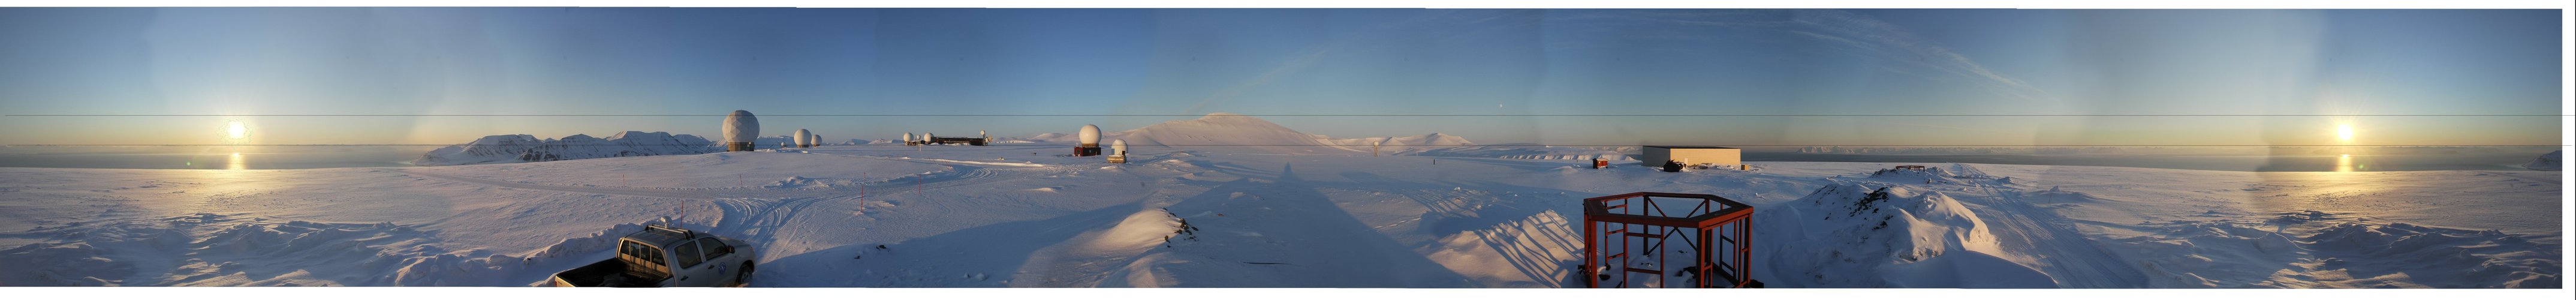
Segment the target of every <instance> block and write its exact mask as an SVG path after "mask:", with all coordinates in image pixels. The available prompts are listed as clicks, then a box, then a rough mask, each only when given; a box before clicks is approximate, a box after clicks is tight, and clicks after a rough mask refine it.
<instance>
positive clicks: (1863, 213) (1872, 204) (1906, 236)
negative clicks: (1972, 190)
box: [1753, 184, 2057, 288]
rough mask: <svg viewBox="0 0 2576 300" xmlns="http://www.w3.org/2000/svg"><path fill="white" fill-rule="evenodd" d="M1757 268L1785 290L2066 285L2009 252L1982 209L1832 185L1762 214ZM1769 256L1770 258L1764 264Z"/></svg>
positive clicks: (1938, 196)
mask: <svg viewBox="0 0 2576 300" xmlns="http://www.w3.org/2000/svg"><path fill="white" fill-rule="evenodd" d="M1757 211H1758V213H1756V214H1754V216H1753V218H1754V222H1755V223H1756V224H1754V226H1753V228H1755V230H1758V231H1761V232H1756V233H1755V236H1754V238H1755V239H1757V240H1758V241H1756V242H1754V244H1755V245H1763V244H1770V245H1778V246H1776V248H1767V249H1766V250H1769V251H1768V252H1756V253H1755V254H1754V255H1756V257H1755V258H1754V260H1755V261H1757V262H1760V263H1759V264H1760V265H1758V266H1756V269H1755V270H1756V271H1755V272H1766V273H1770V274H1773V276H1769V277H1768V278H1771V279H1773V280H1777V281H1780V282H1766V283H1768V284H1771V285H1774V286H1781V287H1916V288H1920V287H1992V288H2029V287H2056V286H2057V283H2056V281H2055V279H2052V278H2049V276H2048V275H2047V274H2043V273H2041V272H2039V271H2038V270H2036V269H2033V268H2031V267H2029V266H2024V265H2021V264H2019V263H2016V262H2013V261H2012V260H2009V259H2006V258H2005V257H2004V256H2002V255H2006V254H2004V252H2003V251H2002V250H2001V248H2000V245H1999V244H1998V243H1997V242H1996V241H1995V236H1994V235H1993V234H1991V233H1989V232H1987V226H1986V223H1985V221H1984V220H1982V219H1979V218H1977V214H1976V213H1975V212H1972V211H1969V210H1968V208H1967V207H1966V206H1964V205H1962V204H1960V203H1959V201H1958V200H1955V199H1951V198H1950V197H1949V196H1948V195H1943V194H1942V193H1941V192H1918V191H1915V190H1914V189H1912V188H1908V187H1904V186H1891V187H1881V188H1877V189H1871V188H1869V187H1867V186H1862V185H1855V184H1832V185H1827V186H1824V187H1822V188H1818V189H1816V191H1815V192H1814V193H1812V194H1808V195H1807V196H1806V197H1802V198H1798V200H1791V201H1789V202H1786V203H1781V204H1777V205H1773V206H1771V207H1763V208H1759V209H1757ZM1762 256H1768V258H1764V257H1762Z"/></svg>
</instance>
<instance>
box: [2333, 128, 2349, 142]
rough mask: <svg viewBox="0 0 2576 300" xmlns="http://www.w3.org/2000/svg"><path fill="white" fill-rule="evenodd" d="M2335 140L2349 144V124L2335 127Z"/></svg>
mask: <svg viewBox="0 0 2576 300" xmlns="http://www.w3.org/2000/svg"><path fill="white" fill-rule="evenodd" d="M2335 138H2338V139H2342V140H2343V141H2344V142H2351V141H2352V125H2351V124H2345V125H2335Z"/></svg>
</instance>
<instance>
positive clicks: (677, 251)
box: [671, 241, 706, 271]
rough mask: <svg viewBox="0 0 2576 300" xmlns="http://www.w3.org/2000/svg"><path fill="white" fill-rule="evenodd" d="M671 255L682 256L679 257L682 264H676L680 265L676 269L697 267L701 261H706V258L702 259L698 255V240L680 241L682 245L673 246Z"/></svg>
mask: <svg viewBox="0 0 2576 300" xmlns="http://www.w3.org/2000/svg"><path fill="white" fill-rule="evenodd" d="M671 255H678V256H680V257H678V258H679V260H680V261H679V263H680V264H679V265H676V266H674V267H678V268H675V269H686V268H689V267H696V266H698V263H699V262H704V261H706V260H705V259H701V258H699V257H698V242H697V241H689V242H687V243H680V245H679V246H676V247H671ZM673 271H677V270H673Z"/></svg>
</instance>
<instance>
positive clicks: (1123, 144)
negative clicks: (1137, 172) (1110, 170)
mask: <svg viewBox="0 0 2576 300" xmlns="http://www.w3.org/2000/svg"><path fill="white" fill-rule="evenodd" d="M1109 154H1111V155H1127V140H1123V139H1122V140H1115V141H1109Z"/></svg>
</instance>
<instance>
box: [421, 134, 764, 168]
mask: <svg viewBox="0 0 2576 300" xmlns="http://www.w3.org/2000/svg"><path fill="white" fill-rule="evenodd" d="M765 140H766V138H764V141H765ZM715 145H716V144H715V142H710V141H707V139H706V138H702V137H698V136H695V135H686V134H678V135H674V134H671V133H668V132H659V131H656V132H642V131H627V132H620V133H617V134H616V135H611V136H609V137H608V138H605V139H602V138H595V137H591V136H590V135H582V134H575V135H572V136H567V137H564V138H562V139H542V140H541V139H537V137H536V136H531V135H525V134H511V135H494V136H485V137H483V138H480V139H475V140H474V141H472V142H467V143H464V144H457V145H451V146H447V147H441V148H438V149H436V150H430V151H429V153H425V154H422V155H421V157H420V159H418V160H413V161H412V162H411V163H412V164H414V165H423V166H448V165H472V164H491V163H518V162H539V161H557V160H568V159H588V158H604V157H628V156H651V155H681V154H701V153H712V152H716V151H720V150H723V149H720V148H718V147H716V146H715Z"/></svg>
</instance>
